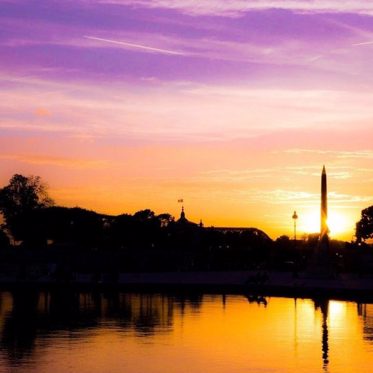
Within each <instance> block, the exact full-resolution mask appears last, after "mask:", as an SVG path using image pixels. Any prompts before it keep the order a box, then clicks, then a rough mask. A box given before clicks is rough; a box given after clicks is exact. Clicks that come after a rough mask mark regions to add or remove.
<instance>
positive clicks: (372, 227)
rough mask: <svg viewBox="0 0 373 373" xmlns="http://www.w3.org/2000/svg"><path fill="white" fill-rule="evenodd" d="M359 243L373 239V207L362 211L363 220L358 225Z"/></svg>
mask: <svg viewBox="0 0 373 373" xmlns="http://www.w3.org/2000/svg"><path fill="white" fill-rule="evenodd" d="M356 238H357V240H358V241H361V240H366V239H368V238H373V206H370V207H368V208H366V209H364V210H363V211H361V219H360V220H359V221H358V222H357V223H356Z"/></svg>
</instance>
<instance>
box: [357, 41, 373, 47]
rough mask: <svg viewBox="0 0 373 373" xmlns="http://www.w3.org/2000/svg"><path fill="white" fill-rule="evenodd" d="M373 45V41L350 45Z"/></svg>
mask: <svg viewBox="0 0 373 373" xmlns="http://www.w3.org/2000/svg"><path fill="white" fill-rule="evenodd" d="M372 44H373V41H364V42H362V43H355V44H352V45H354V46H359V45H372Z"/></svg>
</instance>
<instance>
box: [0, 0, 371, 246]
mask: <svg viewBox="0 0 373 373" xmlns="http://www.w3.org/2000/svg"><path fill="white" fill-rule="evenodd" d="M0 10H1V11H0V86H1V90H0V128H1V129H0V147H1V151H0V185H5V184H6V183H7V182H8V180H9V178H10V177H11V176H12V175H13V174H14V173H22V174H25V175H31V174H33V175H40V176H41V177H42V178H43V180H45V181H46V182H47V183H48V185H49V191H50V194H51V196H52V197H53V198H54V199H55V201H56V203H57V204H59V205H65V206H80V207H84V208H88V209H94V210H96V211H99V212H103V213H110V214H119V213H123V212H127V213H133V212H135V211H137V210H140V209H144V208H150V209H152V210H154V211H155V212H156V213H162V212H170V213H172V214H173V215H175V216H178V214H179V212H180V205H179V204H178V203H177V200H178V199H179V198H183V199H184V201H185V203H184V204H185V209H186V214H187V218H189V219H190V220H194V221H196V222H198V221H199V220H200V219H202V220H203V222H204V224H205V225H206V226H211V225H214V226H247V227H257V228H260V229H262V230H264V231H265V232H267V233H268V234H269V235H270V236H271V237H272V238H276V237H277V236H279V235H281V234H288V235H291V234H292V224H293V222H292V219H291V216H292V213H293V211H294V210H296V211H297V212H298V215H299V220H298V226H299V234H300V235H301V234H302V233H304V232H305V231H317V230H318V227H319V209H320V175H321V169H322V166H323V164H325V166H326V169H327V172H328V187H329V211H330V215H331V222H330V225H331V229H332V234H333V233H334V236H335V237H340V238H344V239H347V240H350V239H351V238H352V235H353V230H354V224H355V222H356V221H357V220H358V218H359V215H360V211H361V209H362V208H365V207H368V206H370V205H372V204H373V188H372V186H373V167H372V166H373V143H372V139H373V2H370V1H363V0H349V1H348V0H346V1H344V0H327V1H326V0H314V1H309V0H272V1H270V0H263V1H259V0H230V1H227V0H200V1H197V0H149V1H147V0H74V1H69V0H65V1H54V0H5V1H4V0H0ZM333 226H334V232H333Z"/></svg>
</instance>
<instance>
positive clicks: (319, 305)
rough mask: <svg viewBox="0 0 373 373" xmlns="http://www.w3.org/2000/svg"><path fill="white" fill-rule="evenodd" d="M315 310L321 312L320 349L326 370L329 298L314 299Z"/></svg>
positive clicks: (327, 360)
mask: <svg viewBox="0 0 373 373" xmlns="http://www.w3.org/2000/svg"><path fill="white" fill-rule="evenodd" d="M314 304H315V311H317V310H318V309H320V311H321V314H322V333H321V351H322V361H323V368H324V371H326V372H327V371H328V364H329V355H328V354H329V331H328V311H329V300H327V299H315V300H314Z"/></svg>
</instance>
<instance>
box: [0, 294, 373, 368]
mask: <svg viewBox="0 0 373 373" xmlns="http://www.w3.org/2000/svg"><path fill="white" fill-rule="evenodd" d="M0 333H1V334H0V372H27V373H30V372H38V373H43V372H48V373H50V372H52V373H62V372H63V373H65V372H66V373H67V372H69V373H78V372H82V373H99V372H100V373H101V372H102V373H103V372H109V373H111V372H113V373H115V372H127V373H128V372H130V373H137V372H138V373H152V372H160V373H161V372H162V373H164V372H167V373H172V372H188V373H190V372H198V373H199V372H369V371H371V367H372V366H373V305H371V304H357V303H353V302H340V301H313V300H302V299H298V300H295V299H288V298H266V299H264V298H261V299H248V298H247V297H244V296H226V297H225V296H217V295H203V296H165V295H158V294H153V295H140V294H126V293H115V294H91V293H81V294H55V293H42V292H40V293H32V292H27V293H9V292H3V293H0Z"/></svg>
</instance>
